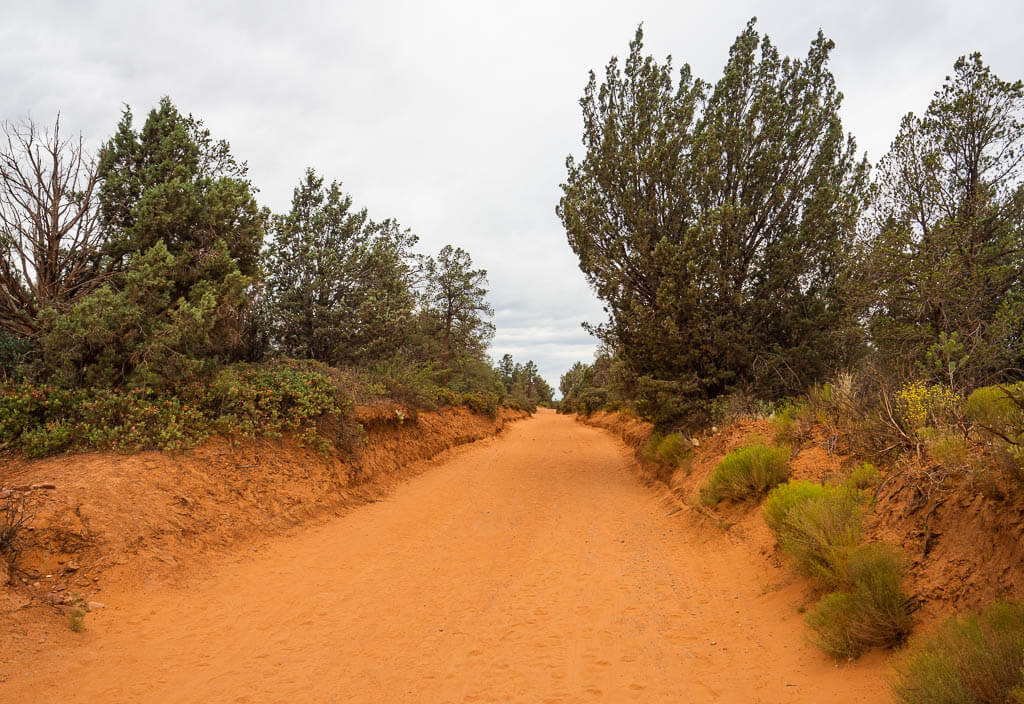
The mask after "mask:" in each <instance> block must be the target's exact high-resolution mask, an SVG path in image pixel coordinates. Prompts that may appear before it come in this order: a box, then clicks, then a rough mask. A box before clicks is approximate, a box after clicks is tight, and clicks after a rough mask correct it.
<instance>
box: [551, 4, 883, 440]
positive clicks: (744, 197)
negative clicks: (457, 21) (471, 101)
mask: <svg viewBox="0 0 1024 704" xmlns="http://www.w3.org/2000/svg"><path fill="white" fill-rule="evenodd" d="M831 49H832V42H831V41H829V40H828V39H826V38H825V37H824V36H821V35H820V34H819V35H818V37H817V38H816V39H815V40H814V41H813V42H812V43H811V46H810V50H809V52H808V55H807V57H806V59H802V60H795V59H790V58H783V57H782V56H780V55H779V52H778V50H777V49H776V47H775V46H774V45H773V44H772V43H771V42H770V41H769V39H768V38H767V37H763V36H761V35H760V34H759V33H758V32H757V31H756V29H755V28H754V24H753V22H751V23H750V24H749V25H748V26H747V27H746V28H745V30H744V31H743V32H742V33H741V34H740V35H739V37H737V39H736V42H735V43H734V44H733V46H732V48H731V51H730V56H729V60H728V62H727V64H726V66H725V69H724V72H723V76H722V78H721V79H720V80H719V81H718V83H717V84H716V85H714V86H713V87H712V86H710V85H709V84H706V83H705V82H703V81H701V80H699V79H696V78H694V77H693V75H692V73H691V71H690V68H689V66H684V67H683V68H682V70H681V71H680V72H679V74H678V80H674V77H673V69H672V66H671V61H670V60H669V61H666V62H665V63H664V64H662V63H658V62H657V61H655V60H654V59H653V58H651V57H645V56H643V53H642V51H643V37H642V32H641V31H639V30H638V31H637V34H636V38H635V39H634V41H633V42H632V43H631V44H630V53H629V56H628V57H627V58H626V60H625V62H624V67H623V68H622V69H620V66H619V62H618V60H617V59H612V61H611V62H610V63H609V64H608V66H607V69H606V71H605V76H604V81H603V82H602V83H601V85H600V86H599V85H598V81H597V78H596V77H595V76H594V75H593V74H591V79H590V82H589V83H588V85H587V87H586V92H585V94H584V96H583V98H582V100H581V105H582V108H583V122H584V131H583V141H584V146H585V149H586V153H585V155H584V158H583V159H582V161H579V162H577V161H576V160H575V159H573V158H572V157H570V158H569V159H568V160H567V172H568V174H567V179H566V183H565V184H563V186H562V189H563V197H562V199H561V201H560V203H559V206H558V215H559V217H560V218H561V220H562V223H563V225H564V226H565V229H566V232H567V235H568V238H569V243H570V245H571V246H572V248H573V251H574V252H575V253H576V255H577V257H578V258H579V263H580V268H581V269H582V271H583V272H584V274H585V275H586V277H587V279H588V281H589V282H590V283H591V285H592V286H593V287H594V288H595V290H596V292H597V294H598V296H599V297H600V298H601V299H602V301H604V303H605V305H606V308H607V310H608V312H609V314H610V320H609V321H608V323H607V324H606V325H604V326H601V327H600V328H598V329H597V331H596V332H597V334H598V336H599V337H600V338H601V339H603V340H604V341H605V342H606V343H608V344H609V345H610V346H612V347H613V348H614V349H615V350H616V352H617V353H618V354H620V355H621V357H622V359H623V361H624V363H625V364H626V365H627V367H628V369H629V371H630V374H631V375H632V376H633V377H635V378H636V380H637V394H638V401H639V404H638V408H639V410H640V411H641V412H642V413H643V414H644V415H645V416H646V417H648V418H651V419H653V420H655V421H656V422H657V423H659V424H661V425H665V426H670V425H680V424H685V423H687V422H694V421H698V422H699V421H703V420H706V419H707V416H708V412H709V405H708V404H709V401H710V400H711V399H713V398H715V397H716V396H718V395H721V394H723V393H725V392H728V391H730V390H732V389H736V388H740V387H743V386H746V385H752V386H753V388H754V389H755V391H756V392H758V393H759V394H761V395H765V396H769V397H777V396H779V395H784V394H786V393H789V394H793V393H799V392H800V391H802V390H803V389H804V388H805V387H806V386H807V385H808V384H809V383H810V382H813V381H815V380H816V379H819V378H822V377H823V376H825V375H826V374H827V373H829V372H830V371H831V370H832V369H834V368H835V367H836V366H837V365H839V364H842V363H845V362H846V361H847V360H848V359H849V358H850V356H851V354H853V353H856V351H857V350H858V349H859V348H858V345H857V344H856V330H855V322H856V320H855V315H854V312H853V311H851V309H850V306H849V305H848V300H849V299H848V297H846V296H845V295H844V289H845V278H844V277H845V276H846V274H845V269H844V266H843V264H844V262H845V257H846V251H847V250H848V249H850V244H851V242H852V238H853V236H854V230H855V225H856V222H857V217H858V214H859V213H860V210H861V207H862V200H863V191H864V186H865V179H866V173H867V169H866V165H865V164H858V163H856V161H855V159H854V145H853V141H852V139H848V138H846V137H845V136H844V135H843V131H842V126H841V124H840V121H839V117H838V109H839V105H840V101H841V94H840V93H839V91H838V89H837V88H836V86H835V82H834V79H833V77H832V75H831V73H830V72H829V70H828V68H827V63H828V57H829V53H830V51H831Z"/></svg>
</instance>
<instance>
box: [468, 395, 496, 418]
mask: <svg viewBox="0 0 1024 704" xmlns="http://www.w3.org/2000/svg"><path fill="white" fill-rule="evenodd" d="M462 403H463V404H464V405H465V406H466V407H467V408H469V410H471V411H473V412H474V413H482V414H485V415H487V416H489V417H491V418H497V417H498V395H497V394H489V393H484V392H482V391H474V392H473V393H469V394H463V395H462Z"/></svg>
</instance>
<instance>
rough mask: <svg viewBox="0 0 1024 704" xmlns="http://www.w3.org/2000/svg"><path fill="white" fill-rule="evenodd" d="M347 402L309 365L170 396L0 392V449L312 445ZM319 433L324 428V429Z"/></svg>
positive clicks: (230, 377) (267, 368)
mask: <svg viewBox="0 0 1024 704" xmlns="http://www.w3.org/2000/svg"><path fill="white" fill-rule="evenodd" d="M349 404H350V399H349V398H348V397H347V396H345V395H344V392H343V391H342V390H340V389H339V387H338V385H337V384H336V383H335V381H334V380H333V379H332V377H331V375H330V373H329V370H328V368H327V367H325V366H323V365H320V364H316V363H313V362H293V361H287V360H286V361H281V362H277V363H274V364H268V365H250V364H238V365H232V366H228V367H223V368H222V369H221V370H220V371H219V372H217V374H216V375H214V376H213V377H212V379H211V380H210V381H209V382H207V383H193V384H189V385H186V386H183V387H181V388H179V389H177V390H176V391H175V393H174V394H173V395H171V394H170V393H167V392H158V391H155V390H153V389H150V388H133V389H97V388H79V389H73V390H69V389H62V388H58V387H54V386H48V385H34V384H30V383H20V384H12V383H8V384H4V385H2V386H0V443H2V444H3V446H4V447H5V448H6V449H9V450H16V451H20V452H22V453H24V454H26V455H29V456H42V455H48V454H53V453H56V452H61V451H66V450H85V449H101V448H112V449H116V450H121V451H136V450H142V449H164V450H181V449H186V448H189V447H194V446H195V445H197V444H199V443H200V442H202V441H203V440H205V439H207V438H208V437H210V436H211V435H214V434H228V435H244V436H252V435H264V436H272V437H273V436H280V435H281V434H283V433H286V432H295V433H299V434H300V435H301V436H303V437H305V438H307V439H310V440H313V438H314V436H315V435H316V432H317V431H318V429H319V428H320V426H321V424H324V423H325V422H326V423H327V424H328V425H329V424H330V423H331V422H334V423H335V424H336V422H337V421H338V420H339V419H340V417H341V415H342V413H343V411H344V409H345V408H346V407H347V406H348V405H349ZM325 430H326V428H325Z"/></svg>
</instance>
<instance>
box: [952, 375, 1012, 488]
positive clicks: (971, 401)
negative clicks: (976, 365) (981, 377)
mask: <svg viewBox="0 0 1024 704" xmlns="http://www.w3.org/2000/svg"><path fill="white" fill-rule="evenodd" d="M964 414H965V415H966V416H967V418H968V419H970V420H971V421H973V422H974V423H975V425H977V426H978V427H980V428H981V430H982V431H983V432H984V433H985V434H986V435H988V436H989V437H990V438H991V439H992V441H993V444H994V447H995V451H996V459H997V460H998V464H1001V465H1003V466H1004V467H1005V468H1006V469H1007V470H1008V472H1009V473H1010V474H1011V475H1012V476H1014V477H1015V478H1016V479H1017V480H1019V481H1024V382H1022V383H1019V384H1014V385H1012V386H985V387H982V388H980V389H975V390H974V392H972V393H971V395H970V396H968V397H967V401H966V402H964Z"/></svg>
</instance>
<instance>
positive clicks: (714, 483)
mask: <svg viewBox="0 0 1024 704" xmlns="http://www.w3.org/2000/svg"><path fill="white" fill-rule="evenodd" d="M788 475H789V448H788V447H769V446H766V445H750V446H748V447H744V448H740V449H739V450H735V451H733V452H730V453H729V454H728V455H726V456H725V457H724V458H723V459H722V461H721V462H719V463H718V465H717V466H716V467H715V468H714V469H713V470H712V472H711V476H710V477H708V481H707V483H706V484H705V485H704V487H703V488H702V489H701V490H700V495H701V500H702V501H703V502H704V503H706V504H709V505H710V504H717V503H718V502H719V501H721V500H722V499H733V500H742V499H747V498H751V497H756V496H760V495H762V494H764V493H765V492H767V491H768V490H769V489H771V488H772V487H774V486H775V485H776V484H778V483H779V482H783V481H785V480H786V477H787V476H788Z"/></svg>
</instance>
